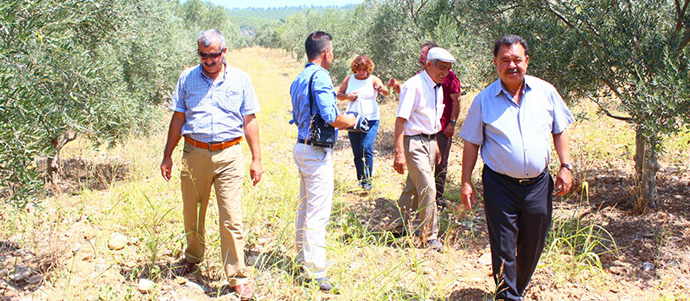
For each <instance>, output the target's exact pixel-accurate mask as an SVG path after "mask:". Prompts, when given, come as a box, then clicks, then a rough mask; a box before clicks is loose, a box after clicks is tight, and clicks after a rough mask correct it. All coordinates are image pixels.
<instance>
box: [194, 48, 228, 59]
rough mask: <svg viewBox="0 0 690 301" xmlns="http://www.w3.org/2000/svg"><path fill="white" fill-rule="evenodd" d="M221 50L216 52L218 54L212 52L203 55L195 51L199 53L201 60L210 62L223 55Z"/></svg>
mask: <svg viewBox="0 0 690 301" xmlns="http://www.w3.org/2000/svg"><path fill="white" fill-rule="evenodd" d="M223 50H225V49H223ZM223 50H221V51H218V52H212V53H203V52H201V51H199V50H197V52H198V53H199V57H200V58H201V59H212V60H214V59H217V58H218V57H219V56H220V55H221V54H223Z"/></svg>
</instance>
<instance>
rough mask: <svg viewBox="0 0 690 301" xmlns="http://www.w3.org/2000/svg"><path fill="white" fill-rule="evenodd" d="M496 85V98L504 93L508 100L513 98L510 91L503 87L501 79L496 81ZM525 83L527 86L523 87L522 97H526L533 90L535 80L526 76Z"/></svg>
mask: <svg viewBox="0 0 690 301" xmlns="http://www.w3.org/2000/svg"><path fill="white" fill-rule="evenodd" d="M496 83H497V85H496V88H495V90H494V93H493V95H494V96H498V95H499V94H501V92H503V94H505V95H506V96H507V97H508V98H511V97H512V96H511V95H510V93H508V90H506V89H505V87H503V82H502V81H501V79H500V78H499V79H498V80H497V81H496ZM524 83H525V84H524V85H523V86H522V92H523V93H522V95H525V93H526V92H528V91H530V90H532V85H533V84H534V79H533V78H532V77H531V76H529V75H525V79H524Z"/></svg>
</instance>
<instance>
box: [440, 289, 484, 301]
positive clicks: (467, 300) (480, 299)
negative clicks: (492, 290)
mask: <svg viewBox="0 0 690 301" xmlns="http://www.w3.org/2000/svg"><path fill="white" fill-rule="evenodd" d="M490 297H491V295H489V293H487V292H485V291H483V290H480V289H477V288H464V289H461V290H457V291H454V292H452V293H451V294H450V296H448V299H446V300H448V301H485V300H492V299H491V298H490Z"/></svg>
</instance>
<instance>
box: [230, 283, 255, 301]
mask: <svg viewBox="0 0 690 301" xmlns="http://www.w3.org/2000/svg"><path fill="white" fill-rule="evenodd" d="M233 289H234V290H235V293H237V297H240V300H242V301H247V300H251V299H252V288H251V287H250V286H249V283H242V284H238V285H236V286H235V287H233Z"/></svg>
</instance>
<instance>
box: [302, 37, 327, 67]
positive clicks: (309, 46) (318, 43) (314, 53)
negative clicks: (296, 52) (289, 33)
mask: <svg viewBox="0 0 690 301" xmlns="http://www.w3.org/2000/svg"><path fill="white" fill-rule="evenodd" d="M332 39H333V37H331V35H330V34H328V33H325V32H323V31H314V32H312V33H310V34H309V36H308V37H307V40H306V41H305V42H304V49H305V50H306V51H307V58H308V59H309V60H310V61H311V60H314V59H316V58H318V57H319V55H321V53H322V52H324V51H325V50H326V49H328V47H330V46H331V40H332Z"/></svg>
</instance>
